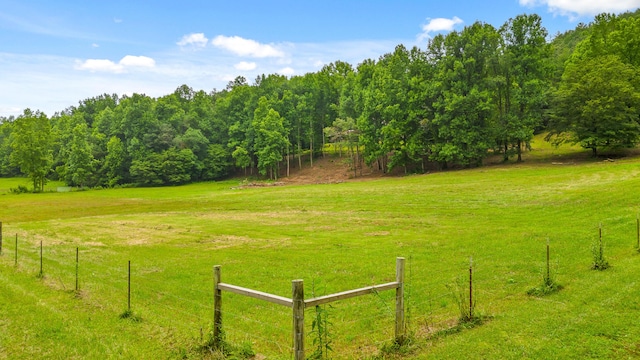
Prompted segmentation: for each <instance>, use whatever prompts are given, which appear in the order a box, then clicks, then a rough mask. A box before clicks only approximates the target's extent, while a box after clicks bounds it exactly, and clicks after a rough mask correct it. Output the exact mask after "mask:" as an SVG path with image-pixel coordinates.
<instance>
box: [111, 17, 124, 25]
mask: <svg viewBox="0 0 640 360" xmlns="http://www.w3.org/2000/svg"><path fill="white" fill-rule="evenodd" d="M113 22H114V23H116V24H120V23H121V22H122V19H119V18H113Z"/></svg>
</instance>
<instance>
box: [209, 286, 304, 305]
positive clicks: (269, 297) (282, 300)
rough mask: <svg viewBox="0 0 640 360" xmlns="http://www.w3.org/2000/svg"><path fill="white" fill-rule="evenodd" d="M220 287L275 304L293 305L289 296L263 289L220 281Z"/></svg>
mask: <svg viewBox="0 0 640 360" xmlns="http://www.w3.org/2000/svg"><path fill="white" fill-rule="evenodd" d="M218 289H220V290H223V291H228V292H230V293H234V294H238V295H244V296H248V297H250V298H254V299H258V300H264V301H268V302H270V303H274V304H278V305H283V306H286V307H289V308H290V307H293V301H292V300H291V299H289V298H286V297H282V296H278V295H273V294H269V293H266V292H262V291H257V290H253V289H247V288H243V287H240V286H235V285H230V284H225V283H219V284H218Z"/></svg>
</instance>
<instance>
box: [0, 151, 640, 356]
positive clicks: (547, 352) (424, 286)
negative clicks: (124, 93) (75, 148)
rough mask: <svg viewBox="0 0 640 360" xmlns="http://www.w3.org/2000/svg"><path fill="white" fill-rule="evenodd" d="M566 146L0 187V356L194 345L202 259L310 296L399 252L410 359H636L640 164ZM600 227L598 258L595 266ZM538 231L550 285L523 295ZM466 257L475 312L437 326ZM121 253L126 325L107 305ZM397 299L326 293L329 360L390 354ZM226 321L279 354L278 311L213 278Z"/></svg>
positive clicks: (235, 279) (354, 279)
mask: <svg viewBox="0 0 640 360" xmlns="http://www.w3.org/2000/svg"><path fill="white" fill-rule="evenodd" d="M576 151H577V150H575V149H569V148H565V149H553V148H548V147H545V146H544V145H543V144H540V146H539V147H536V146H534V151H533V152H531V153H527V155H526V157H525V163H523V164H507V165H502V166H488V167H484V168H478V169H472V170H461V171H451V172H446V173H433V174H427V175H415V176H407V177H398V178H381V179H376V180H369V181H361V182H345V183H340V184H324V185H304V186H293V185H288V186H268V187H251V188H241V187H239V182H238V181H237V180H235V181H226V182H217V183H201V184H192V185H188V186H181V187H171V188H149V189H117V190H99V191H85V192H72V193H43V194H22V195H13V194H7V193H3V194H2V195H0V204H1V205H2V206H0V220H1V221H2V222H3V233H4V238H3V240H4V243H3V248H2V251H3V254H2V256H1V257H0V358H10V359H14V358H18V359H20V358H65V359H66V358H82V359H85V358H99V359H104V358H201V357H203V356H204V354H203V353H202V352H201V351H199V350H198V347H199V346H200V345H201V344H203V343H204V340H206V337H207V331H208V329H209V328H210V325H211V322H212V291H211V288H212V266H213V265H215V264H220V265H222V280H223V281H224V282H227V283H231V284H235V285H239V286H244V287H249V288H253V289H257V290H261V291H265V292H270V293H273V294H277V295H281V296H285V297H290V295H291V294H290V293H291V280H294V279H304V280H305V293H306V297H307V298H309V297H312V293H313V294H315V295H316V296H318V295H325V294H330V293H333V292H338V291H344V290H348V289H352V288H357V287H362V286H368V285H373V284H378V283H385V282H389V281H393V280H394V279H395V258H396V257H398V256H404V257H406V258H407V259H408V264H407V266H408V267H407V311H408V318H407V320H408V329H409V331H410V332H411V334H412V340H413V341H412V344H411V345H410V346H409V347H408V351H409V353H408V354H406V355H404V356H405V357H406V358H412V359H413V358H417V359H432V358H433V359H443V358H452V359H459V358H465V359H487V358H512V359H522V358H529V359H541V358H635V357H638V356H640V340H638V339H640V322H638V321H636V319H637V318H638V317H639V316H640V296H638V295H639V292H640V283H639V281H638V274H639V273H640V255H639V254H638V252H637V251H636V249H635V244H636V216H637V213H638V212H639V211H640V178H639V175H640V159H638V158H635V157H627V158H617V159H616V160H615V161H603V159H602V158H600V159H598V160H590V159H584V158H583V157H582V153H583V152H582V151H581V152H580V154H578V155H576ZM545 159H546V161H545ZM576 159H577V160H576ZM13 181H15V180H11V179H0V189H5V188H7V189H8V188H9V187H14V186H15V185H12V184H13ZM0 193H2V192H1V191H0ZM600 223H602V226H603V239H604V243H605V256H606V257H607V259H608V260H609V262H610V263H611V265H612V267H611V268H609V269H607V270H605V271H593V270H591V269H590V266H591V263H592V251H591V244H592V242H593V241H594V240H596V239H597V237H598V226H599V224H600ZM16 234H17V236H18V241H19V248H18V250H19V251H18V265H17V266H14V261H15V259H14V256H15V253H14V250H15V243H14V242H15V236H16ZM547 239H549V241H550V244H551V259H552V273H553V274H554V276H555V278H556V280H557V281H558V282H559V283H560V284H562V285H563V287H564V288H563V289H562V290H561V291H560V292H558V293H555V294H552V295H548V296H545V297H531V296H528V295H526V292H527V290H529V289H531V288H532V287H534V286H537V285H540V283H541V282H542V276H543V269H544V266H545V262H544V259H545V245H546V243H547ZM40 241H42V242H43V244H44V245H43V246H44V248H43V252H44V264H43V266H44V277H42V278H40V277H38V276H37V275H38V273H39V269H40V260H39V244H40ZM76 247H78V248H79V258H80V265H79V274H80V275H79V279H80V289H81V290H80V292H79V293H77V294H76V293H75V292H74V291H73V289H74V287H75V254H76ZM471 257H473V264H474V289H475V293H474V296H475V298H476V301H477V303H476V304H477V305H476V306H477V308H476V310H477V312H478V313H480V314H482V315H483V316H484V319H485V322H484V323H483V324H482V325H480V326H476V327H474V328H469V329H464V330H462V331H452V330H451V329H453V328H454V327H455V325H456V323H457V319H458V317H459V310H458V306H457V303H456V300H455V298H454V296H453V294H452V290H451V287H452V285H453V284H456V283H458V282H460V281H464V280H465V279H466V276H468V267H469V261H470V258H471ZM129 260H130V261H131V268H132V280H131V281H132V294H131V307H132V310H133V312H134V314H135V315H136V316H137V318H136V319H133V320H132V319H120V318H119V315H120V314H122V313H123V311H124V310H125V309H126V308H127V261H129ZM393 296H394V293H393V292H382V293H380V294H378V295H371V296H366V297H361V298H356V299H350V300H346V301H343V302H338V303H334V304H333V305H332V306H331V307H327V309H326V310H327V313H328V314H329V319H330V322H331V323H332V325H331V326H330V328H329V329H330V334H331V335H330V339H331V340H332V347H333V349H334V351H333V353H332V357H333V358H372V357H375V356H378V357H389V358H392V357H396V356H399V355H398V354H395V353H385V352H382V353H381V352H380V349H381V348H383V347H384V346H385V345H388V344H389V343H390V341H391V340H392V337H393V319H394V310H393V306H394V302H393ZM312 316H313V310H311V311H309V310H307V319H306V320H307V321H306V328H307V331H308V333H310V332H311V331H310V330H311V317H312ZM223 319H224V328H225V332H226V336H227V339H228V341H229V342H231V343H234V344H241V343H250V344H251V347H252V348H253V350H254V351H255V352H256V353H258V354H259V355H258V358H264V357H267V358H269V359H289V358H291V357H292V356H291V339H290V338H291V336H290V335H291V315H290V310H289V309H287V308H284V307H279V306H277V305H271V304H267V303H263V302H260V301H258V300H253V299H248V298H244V297H241V296H236V295H233V294H227V293H225V294H224V303H223ZM203 333H204V334H203ZM306 340H307V341H306V342H307V349H308V351H307V353H309V354H310V353H311V352H312V351H313V346H314V345H313V338H312V335H308V336H307V339H306Z"/></svg>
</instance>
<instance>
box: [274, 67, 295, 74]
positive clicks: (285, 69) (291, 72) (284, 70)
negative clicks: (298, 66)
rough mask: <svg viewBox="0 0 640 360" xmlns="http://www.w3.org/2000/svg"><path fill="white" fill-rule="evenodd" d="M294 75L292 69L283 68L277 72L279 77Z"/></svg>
mask: <svg viewBox="0 0 640 360" xmlns="http://www.w3.org/2000/svg"><path fill="white" fill-rule="evenodd" d="M295 73H296V71H295V70H293V69H292V68H290V67H286V68H284V69H280V70H278V74H281V75H284V76H291V75H293V74H295Z"/></svg>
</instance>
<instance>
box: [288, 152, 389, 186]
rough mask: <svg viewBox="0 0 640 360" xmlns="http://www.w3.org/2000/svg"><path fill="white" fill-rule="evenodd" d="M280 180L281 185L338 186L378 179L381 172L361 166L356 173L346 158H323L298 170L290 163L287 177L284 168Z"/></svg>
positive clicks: (306, 163)
mask: <svg viewBox="0 0 640 360" xmlns="http://www.w3.org/2000/svg"><path fill="white" fill-rule="evenodd" d="M281 174H282V178H280V179H279V180H278V181H279V182H281V183H282V184H291V185H296V184H339V183H342V182H346V181H361V180H366V179H372V178H379V177H381V176H383V175H385V174H384V173H382V171H377V170H375V169H372V168H369V167H367V166H362V168H358V170H357V172H355V171H354V170H353V168H352V167H351V165H350V164H349V161H348V158H345V157H342V158H341V157H339V156H325V157H319V158H318V159H314V160H313V166H311V163H310V162H308V161H307V162H304V163H303V164H302V168H298V163H297V162H292V163H291V168H290V169H289V176H286V174H287V171H286V168H284V169H283V170H281Z"/></svg>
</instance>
